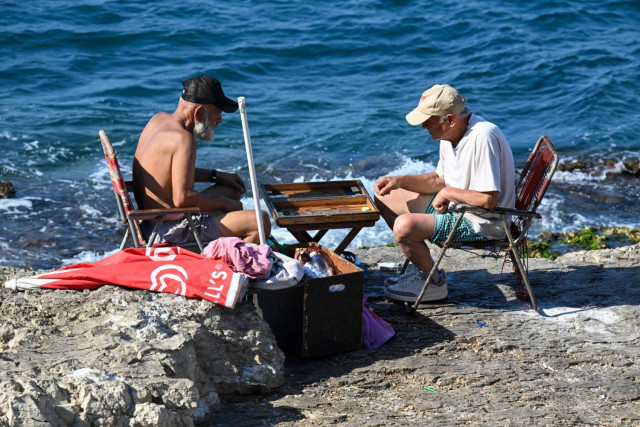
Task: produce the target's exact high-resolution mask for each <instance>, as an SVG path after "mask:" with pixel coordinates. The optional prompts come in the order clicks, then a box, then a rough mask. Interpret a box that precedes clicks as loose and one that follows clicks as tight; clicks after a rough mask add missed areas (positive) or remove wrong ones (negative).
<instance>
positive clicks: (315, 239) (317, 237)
mask: <svg viewBox="0 0 640 427" xmlns="http://www.w3.org/2000/svg"><path fill="white" fill-rule="evenodd" d="M327 231H329V230H319V231H318V232H317V233H316V234H315V236H313V240H311V241H312V242H316V243H320V239H322V238H323V237H324V235H325V234H327Z"/></svg>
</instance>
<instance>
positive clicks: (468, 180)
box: [436, 114, 515, 239]
mask: <svg viewBox="0 0 640 427" xmlns="http://www.w3.org/2000/svg"><path fill="white" fill-rule="evenodd" d="M436 173H437V174H438V176H439V177H440V178H444V181H445V184H446V186H447V187H454V188H461V189H463V190H475V191H481V192H486V191H499V192H500V196H499V199H498V204H497V205H496V206H498V207H503V208H513V207H515V167H514V164H513V153H512V152H511V147H510V146H509V143H508V142H507V139H506V138H505V136H504V135H503V133H502V131H501V130H500V128H499V127H498V126H496V125H494V124H493V123H490V122H488V121H486V120H485V119H483V118H482V117H479V116H476V115H475V114H472V115H471V117H470V118H469V126H468V128H467V131H466V132H465V134H464V136H463V137H462V139H461V140H460V142H459V143H458V145H457V146H456V147H455V148H453V146H452V144H451V142H449V141H445V140H442V141H440V160H439V161H438V167H437V168H436ZM452 205H455V204H453V203H452ZM464 217H465V218H467V219H468V220H469V222H470V223H471V226H472V227H473V229H474V231H475V232H476V233H478V234H481V235H482V236H484V237H487V238H489V239H493V238H502V237H504V228H503V226H502V221H501V220H500V217H499V216H498V215H487V214H482V215H479V214H472V213H467V214H465V216H464Z"/></svg>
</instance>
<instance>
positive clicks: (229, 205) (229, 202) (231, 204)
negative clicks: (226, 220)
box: [224, 197, 242, 212]
mask: <svg viewBox="0 0 640 427" xmlns="http://www.w3.org/2000/svg"><path fill="white" fill-rule="evenodd" d="M224 199H225V202H226V203H225V209H224V210H225V211H226V212H233V211H241V210H242V202H241V201H240V200H233V199H229V198H227V197H225V198H224Z"/></svg>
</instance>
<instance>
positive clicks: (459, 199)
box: [432, 187, 500, 213]
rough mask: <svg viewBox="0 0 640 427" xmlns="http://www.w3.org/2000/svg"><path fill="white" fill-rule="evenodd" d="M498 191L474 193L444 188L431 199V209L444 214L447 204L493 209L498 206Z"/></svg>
mask: <svg viewBox="0 0 640 427" xmlns="http://www.w3.org/2000/svg"><path fill="white" fill-rule="evenodd" d="M499 197H500V192H499V191H475V190H462V189H460V188H454V187H445V188H443V189H442V190H440V192H439V193H438V194H436V197H434V199H433V203H432V205H433V208H434V209H435V210H436V212H438V213H445V212H447V209H448V208H449V202H455V203H464V204H467V205H471V206H479V207H481V208H485V209H493V208H494V207H495V206H496V205H497V204H498V198H499Z"/></svg>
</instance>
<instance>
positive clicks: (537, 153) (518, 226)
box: [400, 136, 558, 313]
mask: <svg viewBox="0 0 640 427" xmlns="http://www.w3.org/2000/svg"><path fill="white" fill-rule="evenodd" d="M557 167H558V153H557V152H556V150H555V148H554V146H553V142H551V141H550V140H549V138H547V137H546V136H541V137H540V138H539V139H538V142H537V143H536V145H535V147H534V148H533V151H532V152H531V155H530V156H529V158H528V159H527V163H526V164H525V166H524V169H522V172H521V173H520V180H519V181H518V185H517V186H516V205H515V209H507V208H494V209H484V208H480V207H475V206H458V207H457V209H455V212H459V213H460V216H459V217H458V219H457V220H456V222H455V224H454V226H453V229H452V230H451V233H449V236H448V237H447V240H446V241H445V242H444V243H438V246H440V247H441V248H442V250H441V251H440V254H439V255H438V257H437V259H436V260H435V262H434V263H433V267H432V268H431V271H430V272H429V277H428V278H427V280H425V282H424V286H423V287H422V291H421V292H420V295H419V296H418V299H417V300H416V302H415V303H414V304H413V305H412V306H411V308H410V312H411V313H414V312H415V311H416V309H417V308H418V305H419V304H420V300H421V299H422V297H423V296H424V294H425V293H426V291H427V288H428V287H429V282H430V281H431V276H433V273H434V272H435V271H436V269H437V268H438V265H440V261H441V260H442V257H443V256H444V254H445V252H446V250H447V249H448V248H462V247H471V248H474V249H491V248H493V250H494V251H496V252H498V251H500V250H505V251H506V253H505V257H506V256H509V257H510V260H511V263H512V266H513V270H514V272H515V274H516V276H517V278H518V281H519V285H520V289H519V290H518V292H516V295H517V296H518V297H525V296H526V295H528V296H529V299H530V301H531V305H532V307H533V309H534V310H535V311H536V312H537V311H538V304H537V303H536V299H535V296H534V295H533V290H532V289H531V284H530V283H529V277H528V272H529V266H528V263H527V260H528V252H527V233H528V231H529V228H530V227H531V223H532V222H533V219H534V218H542V215H540V214H539V213H537V212H536V209H537V208H538V205H540V202H542V198H543V197H544V194H545V192H546V191H547V188H548V187H549V184H550V183H551V178H552V177H553V174H554V173H555V171H556V168H557ZM466 212H476V213H492V214H498V215H500V218H501V219H502V225H503V227H504V231H505V234H506V236H505V238H504V239H501V240H487V241H481V242H475V241H474V242H465V241H454V240H453V235H454V233H455V231H456V229H457V228H458V225H459V224H460V221H461V220H462V218H463V217H464V214H465V213H466ZM509 217H511V218H512V220H511V223H509V221H508V218H509ZM523 260H524V262H523ZM408 265H409V260H408V259H407V260H406V261H405V263H404V265H403V266H402V269H401V270H400V274H402V273H404V271H405V270H406V268H407V266H408ZM523 287H524V288H525V289H526V295H525V293H524V292H523V291H522V288H523Z"/></svg>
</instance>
